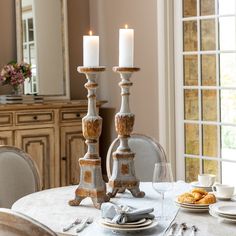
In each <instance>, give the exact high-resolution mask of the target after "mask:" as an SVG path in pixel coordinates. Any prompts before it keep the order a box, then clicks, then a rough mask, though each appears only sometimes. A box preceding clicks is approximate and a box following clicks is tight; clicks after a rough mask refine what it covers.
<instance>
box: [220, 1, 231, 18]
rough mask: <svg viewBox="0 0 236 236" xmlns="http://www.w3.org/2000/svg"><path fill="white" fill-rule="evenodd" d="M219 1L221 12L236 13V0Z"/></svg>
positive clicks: (222, 13) (223, 13) (221, 13)
mask: <svg viewBox="0 0 236 236" xmlns="http://www.w3.org/2000/svg"><path fill="white" fill-rule="evenodd" d="M218 1H219V14H220V15H225V14H234V13H235V0H218Z"/></svg>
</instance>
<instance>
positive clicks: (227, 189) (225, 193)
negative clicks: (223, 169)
mask: <svg viewBox="0 0 236 236" xmlns="http://www.w3.org/2000/svg"><path fill="white" fill-rule="evenodd" d="M212 191H213V192H214V193H215V194H216V196H217V197H222V198H231V197H232V196H233V194H234V186H232V185H226V184H215V185H214V186H212Z"/></svg>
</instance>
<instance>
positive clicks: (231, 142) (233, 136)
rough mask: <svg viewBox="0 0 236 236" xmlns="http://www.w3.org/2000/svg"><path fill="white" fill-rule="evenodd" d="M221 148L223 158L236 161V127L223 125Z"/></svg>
mask: <svg viewBox="0 0 236 236" xmlns="http://www.w3.org/2000/svg"><path fill="white" fill-rule="evenodd" d="M221 148H222V150H221V153H222V158H224V159H228V160H234V161H236V127H232V126H222V127H221ZM234 171H235V172H236V169H235V170H234Z"/></svg>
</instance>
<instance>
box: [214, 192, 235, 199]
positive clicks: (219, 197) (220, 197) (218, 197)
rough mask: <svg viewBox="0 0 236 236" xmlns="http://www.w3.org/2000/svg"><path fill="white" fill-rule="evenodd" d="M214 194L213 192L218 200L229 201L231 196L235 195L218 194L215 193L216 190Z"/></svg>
mask: <svg viewBox="0 0 236 236" xmlns="http://www.w3.org/2000/svg"><path fill="white" fill-rule="evenodd" d="M214 194H215V196H216V198H217V199H218V200H221V201H230V200H231V199H232V198H233V197H235V196H231V197H223V196H219V195H217V193H216V192H214Z"/></svg>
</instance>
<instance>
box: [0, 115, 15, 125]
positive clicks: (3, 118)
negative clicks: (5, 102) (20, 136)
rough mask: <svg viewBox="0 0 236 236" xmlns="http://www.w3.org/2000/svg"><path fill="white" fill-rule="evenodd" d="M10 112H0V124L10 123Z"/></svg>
mask: <svg viewBox="0 0 236 236" xmlns="http://www.w3.org/2000/svg"><path fill="white" fill-rule="evenodd" d="M12 123H13V120H12V113H1V114H0V126H9V125H12Z"/></svg>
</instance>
